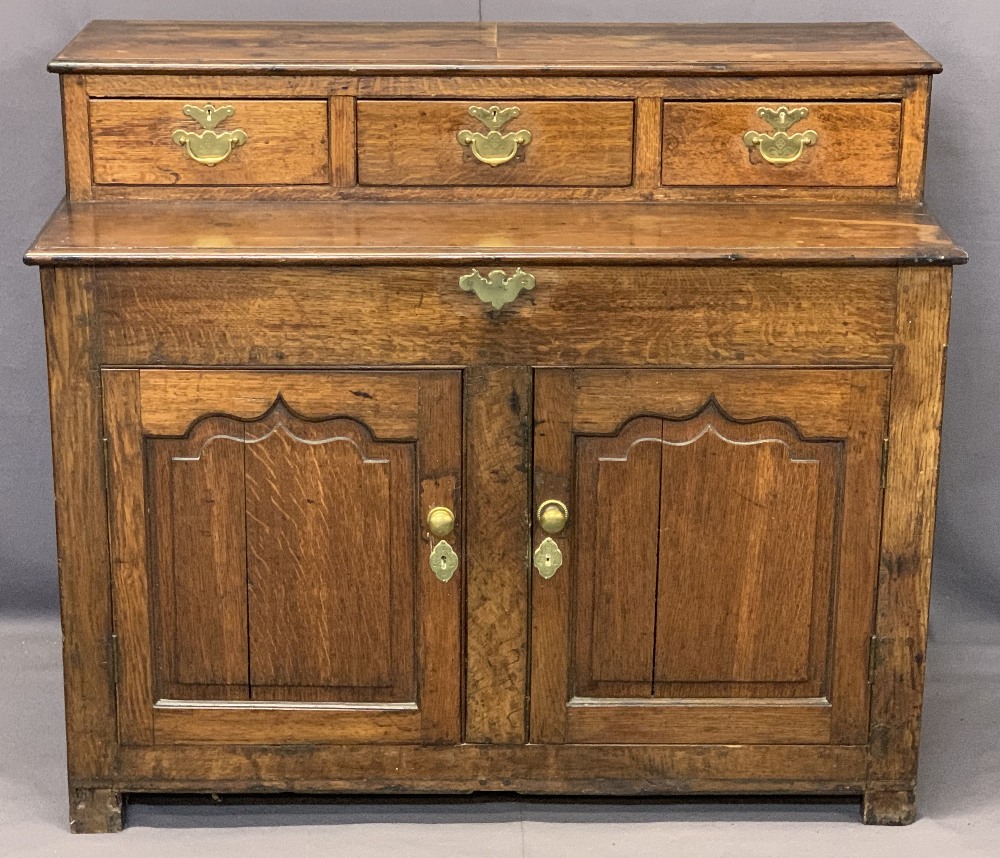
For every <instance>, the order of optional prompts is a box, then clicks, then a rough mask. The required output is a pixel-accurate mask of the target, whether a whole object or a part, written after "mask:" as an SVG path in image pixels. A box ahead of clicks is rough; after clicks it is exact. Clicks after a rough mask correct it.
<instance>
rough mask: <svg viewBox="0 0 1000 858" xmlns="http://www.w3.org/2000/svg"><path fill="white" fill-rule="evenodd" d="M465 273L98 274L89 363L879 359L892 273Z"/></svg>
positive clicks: (511, 269) (528, 269) (427, 269)
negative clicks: (96, 339) (94, 345)
mask: <svg viewBox="0 0 1000 858" xmlns="http://www.w3.org/2000/svg"><path fill="white" fill-rule="evenodd" d="M494 269H495V272H493V270H494ZM477 270H478V272H479V275H480V276H479V277H478V278H477V277H476V276H475V275H472V274H471V273H470V272H471V271H472V269H471V267H468V266H462V265H453V266H452V265H450V266H443V265H442V266H431V265H428V266H399V267H393V268H385V267H368V266H357V267H353V266H351V267H346V268H339V269H327V268H321V267H315V268H301V267H300V268H263V267H262V268H254V269H252V270H248V269H246V268H240V267H226V268H202V267H179V268H168V269H156V268H133V269H127V268H107V269H104V270H102V271H100V273H99V275H98V289H99V299H98V300H99V306H100V314H101V319H100V322H101V324H100V330H101V332H102V338H103V347H102V361H103V362H105V363H107V364H150V363H152V364H175V365H197V364H200V365H216V366H226V365H228V366H238V365H245V364H251V365H264V366H266V365H273V366H320V365H327V366H336V365H346V366H352V365H353V366H359V365H366V366H378V365H381V366H386V365H396V366H403V365H429V364H430V365H442V364H450V365H461V364H492V365H511V364H525V365H560V364H565V363H573V362H584V363H586V364H588V365H591V366H670V365H673V366H720V365H733V364H736V365H752V364H757V365H762V364H776V365H777V364H782V365H786V366H787V365H804V364H810V363H823V364H867V365H887V364H890V363H891V362H892V355H893V342H894V319H895V293H896V270H895V269H894V268H870V269H856V268H840V269H838V268H801V267H798V268H793V267H782V268H767V267H741V266H732V267H729V266H726V267H716V268H690V267H683V266H681V267H656V266H648V267H631V266H597V265H594V266H541V265H538V266H536V265H531V264H527V263H525V264H524V266H523V271H522V272H521V273H518V271H519V268H518V264H517V262H516V261H511V262H508V263H506V264H500V265H496V266H480V267H479V268H478V269H477ZM501 270H502V271H503V272H505V273H506V276H505V275H504V274H502V273H500V272H501ZM529 277H530V278H531V279H528V278H529Z"/></svg>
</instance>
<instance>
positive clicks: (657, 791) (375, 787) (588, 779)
mask: <svg viewBox="0 0 1000 858" xmlns="http://www.w3.org/2000/svg"><path fill="white" fill-rule="evenodd" d="M120 772H121V778H122V779H123V780H126V781H127V783H128V784H129V789H130V790H132V791H137V792H163V791H192V792H209V791H212V790H213V789H214V788H215V787H218V788H219V789H220V790H222V791H243V792H246V791H247V789H248V788H249V789H251V790H252V791H254V792H290V791H293V792H359V791H360V792H363V793H369V792H375V793H382V792H420V793H454V792H458V793H469V792H475V791H478V790H494V791H503V792H509V791H517V792H521V793H526V794H557V795H558V794H565V793H574V794H580V795H670V794H679V793H700V794H704V793H741V792H757V793H765V794H766V793H800V792H806V793H808V792H813V793H821V794H848V795H850V794H860V792H861V790H862V789H863V785H864V780H865V750H864V747H863V746H855V745H744V744H739V745H732V744H727V745H718V744H711V745H690V744H678V745H647V746H635V745H624V744H617V745H589V746H584V745H531V744H529V745H519V746H517V747H511V746H498V745H479V744H475V745H474V744H465V745H456V746H427V745H401V746H393V747H391V748H390V747H385V746H366V745H300V746H299V747H297V748H296V749H295V750H294V752H292V751H290V749H288V748H280V747H274V746H266V745H265V746H260V747H251V746H247V745H242V746H240V745H220V746H217V747H214V748H212V749H211V753H206V748H205V746H204V745H199V744H186V745H174V746H172V747H170V748H155V747H145V748H123V749H122V751H121V766H120ZM749 772H752V773H753V776H752V777H751V776H748V773H749ZM595 773H597V774H596V776H595Z"/></svg>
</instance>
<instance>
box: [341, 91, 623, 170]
mask: <svg viewBox="0 0 1000 858" xmlns="http://www.w3.org/2000/svg"><path fill="white" fill-rule="evenodd" d="M495 102H496V99H492V98H490V97H488V96H483V97H482V98H480V99H478V100H477V101H476V102H475V103H476V104H478V105H480V106H482V107H489V106H491V105H493V104H494V103H495ZM357 104H358V182H359V184H362V185H418V186H419V185H550V186H551V185H557V186H558V185H579V186H586V185H598V186H602V185H610V186H614V185H621V186H624V185H629V184H631V182H632V130H633V122H634V118H633V113H634V107H633V104H632V102H630V101H518V102H517V103H516V104H514V105H510V104H507V103H506V102H500V103H499V105H498V106H499V107H501V108H507V107H511V106H516V107H518V108H519V109H520V111H521V112H520V115H519V116H517V117H516V118H514V119H511V120H510V122H508V123H507V125H506V126H504V128H503V129H502V132H503V133H510V132H515V131H520V130H522V129H526V130H527V131H529V132H530V133H531V141H530V142H529V143H527V144H525V145H521V146H519V147H518V152H517V154H516V155H515V156H514V158H513V159H511V160H510V161H508V162H507V163H506V164H499V165H497V166H490V165H489V164H484V163H482V162H481V161H478V160H477V159H476V158H475V156H474V155H473V153H472V151H471V149H470V147H469V146H465V145H462V144H461V143H460V142H459V141H458V138H457V135H458V132H459V131H462V130H468V131H472V132H479V133H481V134H485V133H487V131H488V130H489V129H488V128H487V126H485V125H483V123H482V122H480V121H479V120H478V119H475V118H474V117H472V116H470V115H469V105H470V103H469V102H468V101H418V100H411V101H392V100H378V101H368V100H359V101H358V103H357ZM584 128H585V129H586V132H585V134H581V129H584Z"/></svg>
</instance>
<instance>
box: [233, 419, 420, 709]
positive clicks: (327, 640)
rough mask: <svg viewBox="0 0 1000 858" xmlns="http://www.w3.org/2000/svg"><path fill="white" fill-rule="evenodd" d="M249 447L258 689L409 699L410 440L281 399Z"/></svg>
mask: <svg viewBox="0 0 1000 858" xmlns="http://www.w3.org/2000/svg"><path fill="white" fill-rule="evenodd" d="M245 456H246V502H247V513H246V516H247V524H246V529H247V536H246V558H247V581H248V584H247V590H248V599H249V609H248V615H249V626H250V649H249V652H250V685H251V694H252V697H253V699H255V700H337V701H365V700H367V701H412V700H414V699H415V688H414V677H413V653H414V649H415V643H416V642H415V640H414V632H413V629H414V607H413V586H414V579H415V577H416V574H417V572H416V569H415V565H416V545H415V533H414V527H413V510H414V508H415V506H416V501H417V499H416V496H415V495H416V474H415V467H416V462H415V450H414V445H413V444H412V443H411V442H388V443H374V442H373V441H372V438H371V435H370V433H369V432H368V431H367V429H366V428H365V427H364V425H363V424H361V423H359V422H357V421H356V420H352V419H334V420H325V421H322V422H309V423H306V422H305V421H302V420H299V419H297V418H295V417H294V416H293V415H291V414H290V413H289V412H288V411H287V409H285V408H283V407H282V406H281V405H279V406H277V407H276V408H275V409H274V410H273V411H272V412H271V413H270V414H269V415H268V416H267V417H266V418H264V419H263V420H261V421H259V422H257V423H254V424H251V425H250V427H248V443H247V445H246V449H245Z"/></svg>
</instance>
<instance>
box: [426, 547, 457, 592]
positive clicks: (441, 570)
mask: <svg viewBox="0 0 1000 858" xmlns="http://www.w3.org/2000/svg"><path fill="white" fill-rule="evenodd" d="M430 566H431V571H432V572H433V573H434V575H435V576H436V577H437V579H438V581H441V582H442V583H444V584H447V583H448V582H449V581H450V580H451V576H452V575H454V574H455V570H456V569H458V555H457V554H456V553H455V549H454V548H452V547H451V546H450V545H449V544H448V543H447V542H445V541H444V540H443V539H442V540H441V541H440V542H439V543H438V544H437V545H435V546H434V548H433V550H432V551H431V556H430Z"/></svg>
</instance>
